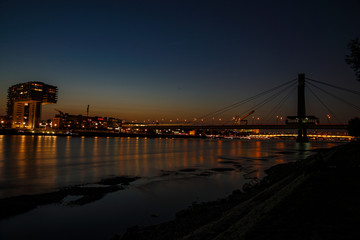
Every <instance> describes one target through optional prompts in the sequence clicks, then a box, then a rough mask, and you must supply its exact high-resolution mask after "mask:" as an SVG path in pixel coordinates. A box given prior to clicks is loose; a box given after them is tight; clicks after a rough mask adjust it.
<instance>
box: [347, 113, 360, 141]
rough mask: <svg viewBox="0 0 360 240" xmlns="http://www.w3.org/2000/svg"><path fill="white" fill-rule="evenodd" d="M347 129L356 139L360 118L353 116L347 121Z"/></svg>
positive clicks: (359, 129) (358, 134)
mask: <svg viewBox="0 0 360 240" xmlns="http://www.w3.org/2000/svg"><path fill="white" fill-rule="evenodd" d="M348 131H349V135H350V136H354V137H356V138H357V139H359V137H360V118H353V119H351V120H350V121H349V125H348Z"/></svg>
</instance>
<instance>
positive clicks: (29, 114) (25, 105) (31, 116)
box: [7, 82, 57, 129]
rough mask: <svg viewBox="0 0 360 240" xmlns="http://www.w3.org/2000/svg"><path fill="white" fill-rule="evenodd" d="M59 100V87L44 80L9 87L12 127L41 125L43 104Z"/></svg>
mask: <svg viewBox="0 0 360 240" xmlns="http://www.w3.org/2000/svg"><path fill="white" fill-rule="evenodd" d="M56 102H57V87H56V86H51V85H47V84H45V83H42V82H26V83H19V84H16V85H13V86H11V87H9V90H8V102H7V115H8V117H9V119H10V121H11V127H12V128H25V129H34V128H36V127H38V126H39V121H40V117H41V106H42V105H44V104H52V103H56Z"/></svg>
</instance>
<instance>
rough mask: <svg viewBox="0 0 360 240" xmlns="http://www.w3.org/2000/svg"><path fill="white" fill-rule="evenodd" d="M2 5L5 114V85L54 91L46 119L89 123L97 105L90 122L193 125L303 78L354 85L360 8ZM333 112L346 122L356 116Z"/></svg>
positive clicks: (1, 109)
mask: <svg viewBox="0 0 360 240" xmlns="http://www.w3.org/2000/svg"><path fill="white" fill-rule="evenodd" d="M0 6H1V9H0V16H1V17H0V20H1V21H0V22H1V23H0V31H1V32H2V37H1V38H0V50H1V52H2V54H1V56H0V63H1V64H0V78H1V92H0V95H1V96H0V99H1V105H0V115H5V112H6V101H7V100H6V95H7V89H8V88H9V87H10V86H12V85H14V84H17V83H19V82H28V81H41V82H44V83H47V84H51V85H56V86H58V88H59V98H58V103H57V104H56V105H54V106H46V107H44V108H43V118H44V119H46V118H52V117H53V116H54V115H55V114H56V111H55V110H54V108H56V109H60V110H61V111H63V112H68V113H70V114H83V115H86V110H87V106H88V105H90V114H91V115H93V116H95V115H98V116H113V117H117V118H122V119H126V120H139V121H143V120H148V119H150V120H161V119H167V120H170V119H173V120H174V119H177V118H179V119H188V120H191V119H193V118H196V117H199V116H202V115H203V114H207V113H209V112H211V111H215V110H217V109H220V108H222V107H224V106H227V105H230V104H232V103H234V102H237V101H240V100H242V99H246V98H248V97H251V96H253V95H256V94H258V93H259V92H262V91H265V90H267V89H270V88H272V87H274V86H276V85H279V84H281V83H284V82H287V81H289V80H291V79H296V78H297V74H298V73H301V72H304V73H305V74H306V76H307V77H309V78H312V79H316V80H320V81H323V82H328V83H330V84H334V85H338V86H342V87H346V88H350V89H356V90H357V89H359V82H356V81H355V75H354V72H353V71H352V69H350V67H349V66H348V65H347V64H346V63H345V61H344V58H345V55H346V54H348V50H347V44H348V42H349V41H350V40H351V39H354V38H356V37H358V36H360V30H359V29H360V21H359V17H358V15H357V12H358V10H359V9H360V3H358V2H357V1H347V2H346V3H344V2H341V1H330V2H329V1H327V2H325V1H324V2H322V1H319V2H316V3H314V2H310V1H309V2H307V1H305V2H304V1H302V2H300V1H299V2H295V3H294V2H291V3H288V2H285V1H284V2H278V3H267V2H266V1H263V2H262V1H260V2H257V3H246V4H245V3H242V2H235V1H226V2H223V1H197V2H196V3H194V2H191V1H181V2H175V1H174V2H167V1H122V2H115V1H108V2H106V3H103V2H101V1H86V3H85V2H82V1H73V2H71V3H70V2H67V3H66V2H63V1H52V2H48V1H32V2H31V3H30V2H27V1H2V3H1V5H0ZM330 104H332V103H330ZM334 106H335V108H336V111H337V112H340V115H341V116H344V118H347V119H348V118H350V117H355V116H358V115H359V114H358V113H356V112H352V111H351V110H348V109H340V107H337V106H336V105H335V104H334ZM319 108H321V106H320V107H319ZM294 109H295V106H294ZM244 110H246V109H235V110H234V111H233V112H230V113H229V116H230V115H235V114H238V113H240V112H243V111H244ZM307 110H309V111H308V113H309V114H314V113H317V112H323V110H321V111H320V110H318V109H317V108H315V109H307ZM284 111H285V110H284ZM291 111H293V110H291ZM285 112H287V113H288V115H294V113H291V112H289V111H285ZM294 112H295V110H294ZM322 114H323V113H322ZM324 114H325V113H324ZM314 115H315V114H314ZM319 117H323V116H319Z"/></svg>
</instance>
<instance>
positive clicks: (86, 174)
mask: <svg viewBox="0 0 360 240" xmlns="http://www.w3.org/2000/svg"><path fill="white" fill-rule="evenodd" d="M335 145H337V144H336V143H326V142H317V143H308V144H297V143H295V142H291V141H288V142H287V141H240V140H213V139H164V138H163V139H160V138H155V139H146V138H100V137H95V138H86V137H55V136H0V198H3V197H7V196H15V195H20V194H34V193H41V192H46V191H51V190H54V189H56V188H58V187H62V186H69V185H74V184H81V183H94V182H97V181H99V180H100V179H101V178H104V177H108V176H111V175H116V176H121V175H135V176H141V177H142V178H141V179H140V180H138V181H136V182H134V183H132V184H131V185H130V187H129V188H128V189H126V190H123V191H118V192H115V193H111V194H108V195H106V196H105V197H104V198H103V199H101V200H100V201H97V202H94V203H91V204H88V205H85V206H81V207H75V208H69V207H65V206H53V205H50V206H43V207H40V208H38V209H36V210H34V211H31V212H28V213H26V214H23V215H19V216H15V217H12V218H10V219H9V220H6V221H0V238H1V237H4V238H5V239H22V238H24V237H29V238H30V237H33V238H34V239H48V237H49V235H50V236H51V239H78V238H79V236H81V238H86V239H107V238H108V237H109V236H110V235H112V234H114V233H121V232H123V231H124V230H125V229H126V228H127V227H130V226H133V225H136V224H139V225H146V224H154V223H158V222H162V221H165V220H169V219H172V218H174V214H175V213H176V212H177V211H179V210H180V209H183V208H186V207H187V206H189V205H191V203H192V202H194V201H198V202H201V201H210V200H215V199H218V198H221V197H225V196H226V195H228V194H230V193H231V192H232V190H234V189H238V188H241V186H242V184H243V183H245V182H246V181H248V180H247V179H245V178H244V175H245V172H244V170H241V171H239V170H238V169H237V170H235V171H230V172H217V173H214V174H212V175H210V176H196V175H195V174H194V172H174V171H177V170H181V169H187V168H196V169H197V171H208V170H209V169H212V168H219V167H228V168H229V167H232V168H235V167H234V165H233V164H231V162H236V163H238V164H241V166H242V167H243V168H244V169H247V170H257V171H255V172H253V173H252V177H258V178H261V177H263V176H264V170H266V169H267V168H269V167H270V166H273V165H275V164H279V163H286V162H289V161H294V160H296V159H299V158H305V157H307V156H308V155H310V154H313V152H311V151H307V150H312V149H316V148H325V147H332V146H335ZM226 160H227V161H228V163H226V164H225V163H221V161H226ZM235 169H236V168H235ZM164 171H165V172H166V171H167V172H170V173H171V174H168V175H163V173H164ZM152 214H156V215H159V217H158V218H152V217H151V215H152ZM59 225H61V229H63V231H62V232H59V230H58V227H59ZM19 226H21V231H18V229H19ZM54 232H56V233H57V234H53V233H54ZM1 234H3V236H1Z"/></svg>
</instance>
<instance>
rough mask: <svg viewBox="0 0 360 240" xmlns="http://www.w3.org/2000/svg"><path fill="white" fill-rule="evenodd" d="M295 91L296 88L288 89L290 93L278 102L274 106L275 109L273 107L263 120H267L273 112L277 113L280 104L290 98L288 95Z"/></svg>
mask: <svg viewBox="0 0 360 240" xmlns="http://www.w3.org/2000/svg"><path fill="white" fill-rule="evenodd" d="M295 89H297V86H296V85H295V86H293V88H291V89H290V91H289V92H288V94H287V95H285V96H284V97H283V98H282V99H281V100H280V102H279V103H278V104H277V105H275V107H273V108H272V109H271V110H270V111H269V112H268V114H267V115H266V116H265V117H264V120H269V118H270V116H271V115H272V114H273V113H274V112H278V111H279V109H280V108H281V107H282V104H283V103H284V102H285V101H286V100H287V99H288V98H289V97H290V95H291V94H292V93H293V91H294V90H295Z"/></svg>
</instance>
